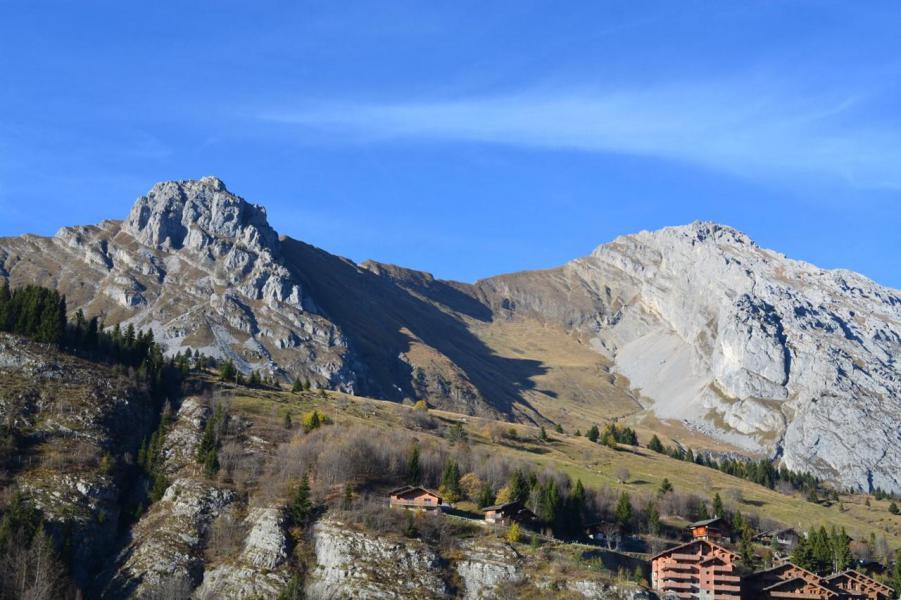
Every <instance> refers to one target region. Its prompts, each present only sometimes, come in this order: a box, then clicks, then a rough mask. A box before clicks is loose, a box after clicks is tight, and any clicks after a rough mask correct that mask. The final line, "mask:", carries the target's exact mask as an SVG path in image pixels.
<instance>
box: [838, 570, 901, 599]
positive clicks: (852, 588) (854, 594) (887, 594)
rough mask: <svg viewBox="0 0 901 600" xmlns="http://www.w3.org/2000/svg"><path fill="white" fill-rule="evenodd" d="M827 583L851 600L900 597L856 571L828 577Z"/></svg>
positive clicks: (890, 589) (883, 585)
mask: <svg viewBox="0 0 901 600" xmlns="http://www.w3.org/2000/svg"><path fill="white" fill-rule="evenodd" d="M825 582H826V584H827V585H829V587H831V588H832V589H834V590H838V591H841V592H844V593H845V594H847V595H848V597H851V598H864V599H866V600H894V599H895V598H897V597H898V596H897V595H896V593H895V590H894V589H892V588H890V587H889V586H887V585H885V584H882V583H879V582H878V581H876V580H875V579H873V578H871V577H867V576H866V575H864V574H863V573H860V572H858V571H854V570H848V571H843V572H841V573H837V574H835V575H831V576H829V577H826V578H825Z"/></svg>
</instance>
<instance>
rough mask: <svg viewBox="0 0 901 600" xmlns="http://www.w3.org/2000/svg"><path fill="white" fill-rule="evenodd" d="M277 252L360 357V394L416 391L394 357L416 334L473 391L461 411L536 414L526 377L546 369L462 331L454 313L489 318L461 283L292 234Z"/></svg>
mask: <svg viewBox="0 0 901 600" xmlns="http://www.w3.org/2000/svg"><path fill="white" fill-rule="evenodd" d="M281 251H282V255H283V257H284V258H285V262H286V266H287V267H288V269H289V270H291V272H292V275H293V276H294V277H295V278H296V279H297V281H299V282H301V284H302V285H303V286H304V287H305V288H306V290H307V292H308V293H309V295H310V296H312V297H313V298H314V299H315V300H316V302H317V304H318V306H319V308H320V309H321V310H322V311H323V312H324V313H325V315H326V316H327V317H328V318H329V319H331V320H332V321H333V322H334V323H336V324H337V325H338V326H339V327H341V329H342V331H343V332H344V333H345V335H347V336H348V338H349V339H350V344H351V347H352V348H353V350H354V352H355V354H356V355H357V356H358V357H359V358H360V359H361V361H362V363H363V365H355V366H356V367H358V371H362V373H364V376H363V377H364V381H362V382H361V383H362V384H363V389H360V392H361V393H364V394H367V395H371V396H376V397H381V398H386V399H393V400H400V399H403V398H405V397H415V393H414V389H413V375H414V374H413V367H412V366H411V365H410V364H409V363H408V362H406V361H404V360H402V359H401V358H400V356H401V355H402V354H406V353H407V352H409V351H410V349H411V346H412V343H413V342H414V340H415V339H416V338H418V339H419V340H420V341H421V342H422V343H423V344H425V345H427V346H430V347H431V348H433V349H435V350H437V351H438V352H440V353H441V354H443V355H444V356H446V357H447V358H448V359H450V361H452V362H453V363H454V364H455V365H456V366H457V367H458V368H459V369H461V370H462V371H463V373H464V374H465V377H466V379H468V381H469V382H470V383H471V384H472V385H473V386H474V387H475V388H476V390H477V391H478V394H479V396H481V400H483V402H477V403H476V404H475V405H471V406H468V407H465V412H469V413H475V414H479V413H481V414H492V413H495V414H497V413H499V414H503V415H505V416H510V415H512V414H514V412H515V413H519V414H520V416H523V417H525V418H527V419H531V420H534V419H535V417H536V414H537V413H536V412H535V410H534V409H533V408H532V407H531V405H530V404H529V403H528V401H527V400H526V399H525V398H524V396H523V392H524V391H526V390H530V389H533V388H534V387H535V384H534V382H533V380H532V378H533V377H535V376H537V375H541V374H543V373H544V372H545V371H546V369H545V367H544V366H543V365H542V364H541V362H540V361H536V360H524V359H515V358H506V357H502V356H498V355H497V354H495V353H494V351H492V350H491V348H489V347H488V346H486V345H485V344H484V343H483V342H482V341H481V340H480V339H479V338H478V337H476V336H475V335H474V334H473V333H472V332H470V331H469V330H468V329H467V327H466V324H465V323H464V322H463V320H462V319H461V318H460V317H459V316H457V314H455V312H459V313H462V314H465V315H467V316H470V317H472V318H475V319H478V320H482V321H488V320H490V318H491V311H490V309H489V308H488V307H487V306H485V305H484V304H482V303H481V302H479V301H478V300H476V299H475V298H474V297H472V296H469V295H468V294H466V293H465V291H464V290H463V289H462V288H463V284H452V283H447V282H441V281H437V280H435V279H434V278H432V277H431V275H428V274H425V273H421V272H418V271H411V270H408V269H401V268H399V267H393V266H390V265H381V264H378V263H367V264H366V265H364V266H360V265H357V264H356V263H354V262H352V261H350V260H348V259H344V258H341V257H338V256H334V255H332V254H329V253H328V252H325V251H323V250H320V249H319V248H316V247H314V246H311V245H309V244H306V243H303V242H300V241H297V240H294V239H291V238H283V239H282V244H281ZM411 334H412V335H411ZM457 408H458V409H459V408H464V407H457Z"/></svg>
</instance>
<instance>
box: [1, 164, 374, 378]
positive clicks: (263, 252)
mask: <svg viewBox="0 0 901 600" xmlns="http://www.w3.org/2000/svg"><path fill="white" fill-rule="evenodd" d="M0 257H2V261H0V268H2V273H3V276H4V277H9V278H10V281H11V283H12V285H14V286H16V285H25V284H31V283H36V284H39V285H45V286H48V287H52V288H56V289H58V290H59V291H60V292H62V293H64V294H66V295H67V299H68V305H69V309H70V311H71V312H74V311H75V310H76V309H79V308H80V309H82V310H84V312H85V313H86V314H87V315H88V316H89V317H90V316H99V317H101V318H102V319H103V320H104V322H105V323H107V324H113V323H120V324H121V325H122V326H123V327H124V326H126V325H128V324H132V325H134V326H135V327H136V328H139V329H152V330H153V332H154V335H155V338H156V341H158V342H160V343H161V344H162V345H163V347H164V348H165V349H166V351H167V353H168V354H170V355H171V354H175V353H176V352H179V351H183V350H185V349H189V350H192V351H193V350H199V351H201V352H203V353H204V354H207V355H209V356H213V357H217V358H223V359H226V358H227V359H231V360H233V361H234V362H235V363H236V365H237V367H238V368H239V369H240V370H242V371H245V372H247V371H249V370H251V369H253V370H262V371H264V372H271V373H273V374H275V375H280V376H281V377H282V378H284V379H292V380H293V378H294V377H296V376H300V377H305V378H309V379H311V380H312V381H313V383H317V384H323V385H328V386H329V387H333V388H339V389H343V390H346V391H353V390H354V389H355V387H356V385H357V374H356V373H355V371H354V369H353V368H352V367H351V366H350V363H351V362H352V357H351V356H350V350H349V349H348V344H347V341H346V339H345V337H344V335H343V333H342V332H341V330H340V329H339V328H338V327H337V326H336V325H335V324H334V323H332V322H331V321H330V320H329V319H328V318H327V317H325V316H323V315H322V314H320V311H319V309H318V308H317V306H316V303H315V302H314V301H313V299H312V298H310V297H309V296H308V295H307V294H306V293H305V292H304V289H303V286H302V285H301V283H300V282H299V281H298V280H297V278H296V277H294V276H293V275H292V274H291V273H290V272H289V270H288V268H286V266H285V265H284V264H283V260H282V256H281V252H280V242H279V239H278V235H277V233H276V232H275V230H274V229H273V228H272V227H271V226H270V225H269V223H268V222H267V220H266V211H265V209H263V208H262V207H260V206H257V205H253V204H250V203H248V202H246V201H245V200H244V199H242V198H240V197H238V196H236V195H234V194H232V193H231V192H229V191H228V189H227V188H226V187H225V184H224V183H223V182H222V181H221V180H219V179H217V178H215V177H204V178H201V179H199V180H188V181H168V182H163V183H158V184H156V185H154V186H153V188H152V189H151V190H150V191H149V192H148V193H147V194H146V195H145V196H142V197H141V198H139V199H138V200H137V201H136V202H135V204H134V206H133V208H132V209H131V212H130V214H129V216H128V219H127V220H126V221H124V222H117V221H107V222H104V223H102V224H100V225H98V226H79V227H65V228H63V229H61V230H60V231H59V232H58V233H57V234H56V235H55V236H54V237H52V238H40V237H36V236H23V237H19V238H5V239H2V240H0Z"/></svg>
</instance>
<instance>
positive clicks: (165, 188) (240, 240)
mask: <svg viewBox="0 0 901 600" xmlns="http://www.w3.org/2000/svg"><path fill="white" fill-rule="evenodd" d="M124 229H125V230H126V231H128V232H129V233H131V235H133V236H134V238H135V239H136V240H138V241H140V242H141V243H143V244H145V245H147V246H151V247H155V248H160V249H162V248H165V249H173V250H178V249H181V248H182V247H183V246H184V247H187V248H190V249H192V250H195V251H201V250H204V249H206V248H209V247H210V246H211V245H212V246H214V247H213V248H212V252H214V253H220V254H221V253H224V252H227V245H228V244H230V243H232V244H240V245H243V246H245V247H247V248H252V249H255V250H257V251H260V250H264V249H266V250H269V251H273V252H274V251H276V250H277V248H278V234H276V233H275V230H274V229H272V227H271V226H270V225H269V222H268V221H267V220H266V209H265V208H263V207H262V206H258V205H255V204H250V203H248V202H246V201H245V200H244V199H243V198H240V197H239V196H235V195H234V194H232V193H231V192H229V191H228V190H227V189H226V187H225V183H223V182H222V180H221V179H218V178H216V177H203V178H201V179H199V180H187V181H166V182H162V183H157V184H156V185H154V186H153V188H152V189H151V190H150V191H149V192H148V193H147V195H146V196H142V197H141V198H139V199H138V200H137V202H135V204H134V207H133V208H132V209H131V213H130V215H129V217H128V220H127V221H126V223H125V227H124Z"/></svg>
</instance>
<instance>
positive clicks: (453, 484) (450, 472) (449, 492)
mask: <svg viewBox="0 0 901 600" xmlns="http://www.w3.org/2000/svg"><path fill="white" fill-rule="evenodd" d="M438 489H439V490H440V491H441V493H442V494H444V495H445V496H447V499H448V501H450V502H456V501H457V500H459V499H460V498H461V497H462V496H463V490H462V489H461V488H460V465H458V464H457V463H456V461H453V460H450V459H448V461H447V463H446V464H445V465H444V473H443V474H442V475H441V486H440V487H439V488H438Z"/></svg>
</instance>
